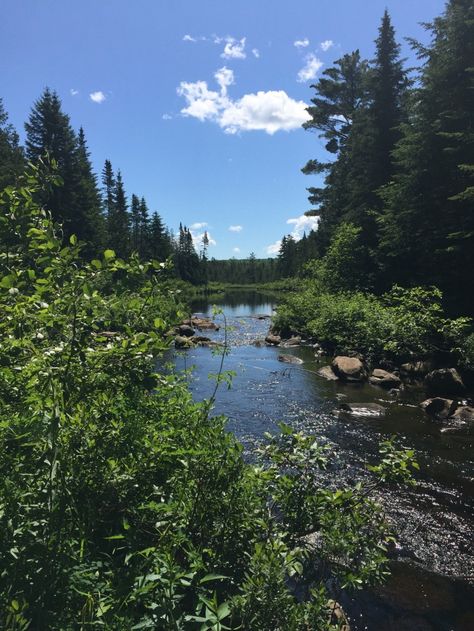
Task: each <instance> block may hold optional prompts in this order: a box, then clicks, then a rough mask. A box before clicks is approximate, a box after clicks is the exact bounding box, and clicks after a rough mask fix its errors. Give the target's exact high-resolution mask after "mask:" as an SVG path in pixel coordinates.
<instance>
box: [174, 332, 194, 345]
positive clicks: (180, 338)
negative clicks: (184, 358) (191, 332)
mask: <svg viewBox="0 0 474 631" xmlns="http://www.w3.org/2000/svg"><path fill="white" fill-rule="evenodd" d="M174 345H175V348H191V347H192V346H194V344H193V343H192V341H191V338H189V337H184V335H177V336H176V337H175V338H174Z"/></svg>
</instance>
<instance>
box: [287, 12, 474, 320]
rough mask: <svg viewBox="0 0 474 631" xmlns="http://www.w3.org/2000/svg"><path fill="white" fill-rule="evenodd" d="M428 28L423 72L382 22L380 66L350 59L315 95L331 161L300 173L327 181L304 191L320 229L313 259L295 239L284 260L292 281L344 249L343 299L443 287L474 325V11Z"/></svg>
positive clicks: (311, 127)
mask: <svg viewBox="0 0 474 631" xmlns="http://www.w3.org/2000/svg"><path fill="white" fill-rule="evenodd" d="M425 28H426V30H427V31H428V33H429V34H430V41H429V43H428V44H427V45H422V44H420V43H419V42H416V41H414V40H410V42H411V45H412V46H413V48H414V50H415V51H416V54H417V58H418V60H419V61H420V65H419V67H418V68H417V69H416V70H413V69H409V68H407V67H406V64H405V62H404V60H403V59H401V57H400V45H399V44H398V43H397V41H396V38H395V31H394V28H393V26H392V23H391V19H390V16H389V14H388V12H387V11H385V13H384V16H383V18H382V21H381V26H380V28H379V33H378V37H377V39H376V41H375V56H374V58H373V59H372V60H370V61H368V60H366V59H363V58H362V57H361V55H360V52H359V51H358V50H356V51H354V52H352V53H349V54H345V55H343V56H342V57H341V58H340V59H338V60H337V61H335V62H334V65H333V66H332V67H331V68H328V69H327V70H325V71H324V72H323V73H322V76H321V78H320V79H319V81H318V82H317V83H315V84H314V85H312V86H311V87H312V88H313V89H314V90H315V95H314V97H313V98H312V99H311V105H310V107H309V108H308V113H309V115H310V119H309V121H308V122H307V123H305V124H304V127H305V129H307V130H308V131H312V132H316V133H317V134H318V135H319V137H322V138H323V139H324V141H325V148H326V150H327V152H328V155H329V158H328V160H327V161H326V162H323V161H321V160H314V159H312V160H309V161H308V162H307V164H306V165H305V166H304V167H303V169H302V171H303V173H305V174H308V175H316V176H321V175H324V182H323V185H322V186H319V187H317V186H311V187H310V188H309V189H308V191H309V202H310V204H311V205H312V208H311V210H309V211H308V212H307V213H306V214H307V215H310V216H317V217H319V224H318V229H317V230H316V231H315V232H314V234H312V235H311V242H312V249H311V252H310V254H309V256H308V257H305V256H304V255H303V254H302V244H301V245H300V243H294V242H293V241H292V239H291V238H290V237H289V236H288V237H285V238H284V239H283V240H282V244H281V249H280V254H279V259H280V260H281V261H286V267H287V270H288V273H289V274H291V273H294V272H295V271H296V270H298V269H301V267H302V264H303V263H304V262H306V261H307V260H309V259H311V258H313V259H314V258H316V259H322V258H323V257H324V256H326V255H327V254H328V252H330V250H331V247H333V249H334V247H335V248H336V249H338V248H339V246H340V244H341V242H347V239H349V240H350V241H351V243H350V245H349V246H348V247H346V251H347V252H349V251H350V252H351V270H350V274H349V275H348V277H347V278H348V284H347V286H346V287H342V289H363V290H369V291H374V292H375V293H382V292H384V291H386V290H387V289H389V288H390V287H391V286H392V285H393V284H400V285H404V286H415V285H420V284H424V285H436V286H438V287H439V288H440V289H441V290H442V291H443V293H444V295H445V297H446V299H447V303H448V305H449V307H450V309H451V310H452V311H454V312H465V313H473V312H474V274H473V273H472V271H473V269H474V212H473V202H474V183H473V176H474V72H473V69H474V2H473V0H450V2H448V3H447V5H446V9H445V12H444V13H443V14H442V15H441V16H440V17H437V18H435V19H434V20H433V21H432V22H431V23H429V24H426V25H425ZM346 246H347V243H346ZM354 253H357V256H354ZM349 282H350V283H351V285H350V286H349Z"/></svg>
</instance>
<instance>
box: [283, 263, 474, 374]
mask: <svg viewBox="0 0 474 631" xmlns="http://www.w3.org/2000/svg"><path fill="white" fill-rule="evenodd" d="M322 265H324V259H323V263H322V264H321V263H320V264H319V265H315V266H313V267H316V268H317V269H316V272H315V274H316V280H308V281H306V288H305V290H304V291H300V292H298V293H297V294H291V295H290V296H288V297H287V298H286V299H285V301H284V302H283V304H282V305H280V306H279V307H278V312H277V315H276V318H275V320H274V326H275V328H276V329H278V330H280V331H283V332H285V333H287V332H300V333H303V334H304V335H306V336H309V337H311V338H314V339H316V340H318V341H319V342H320V343H321V344H323V346H325V347H326V348H327V349H328V351H333V352H337V353H347V352H359V353H362V354H363V355H364V356H365V357H366V358H367V359H369V360H378V359H382V358H389V359H398V360H403V359H407V360H408V359H410V358H413V357H417V358H420V357H427V356H430V355H434V354H436V353H438V352H446V351H451V352H452V353H453V354H454V355H456V356H457V357H461V356H462V357H464V356H466V360H465V361H466V362H468V359H467V357H468V355H469V351H468V345H467V346H464V342H463V340H464V339H465V336H466V335H467V334H468V333H469V332H470V331H471V330H472V321H471V320H470V319H469V318H458V319H457V320H449V319H448V318H446V315H445V313H444V310H443V307H442V294H441V292H440V291H439V289H437V288H435V287H429V288H426V287H413V288H411V289H404V288H402V287H397V286H395V287H393V288H392V290H391V291H390V292H388V293H387V294H384V295H383V296H382V297H380V298H379V297H377V296H374V295H372V294H368V293H362V292H353V293H349V292H340V293H330V292H329V291H328V290H327V288H326V287H325V286H324V284H323V283H322V282H321V281H320V280H318V277H319V279H320V278H321V276H323V273H324V268H323V271H321V267H322ZM464 348H465V349H466V350H463V349H464Z"/></svg>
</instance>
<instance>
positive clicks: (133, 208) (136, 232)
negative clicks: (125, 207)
mask: <svg viewBox="0 0 474 631" xmlns="http://www.w3.org/2000/svg"><path fill="white" fill-rule="evenodd" d="M130 223H131V235H130V237H131V246H132V250H133V251H134V252H138V253H139V254H140V255H141V254H142V252H141V217H140V200H139V199H138V197H137V196H136V195H132V201H131V204H130Z"/></svg>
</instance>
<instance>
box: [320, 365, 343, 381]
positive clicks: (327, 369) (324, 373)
mask: <svg viewBox="0 0 474 631" xmlns="http://www.w3.org/2000/svg"><path fill="white" fill-rule="evenodd" d="M316 374H317V375H319V376H320V377H324V379H327V380H328V381H339V377H338V376H337V375H336V374H335V373H334V371H333V369H332V368H331V366H323V367H322V368H320V369H319V370H317V371H316Z"/></svg>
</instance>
